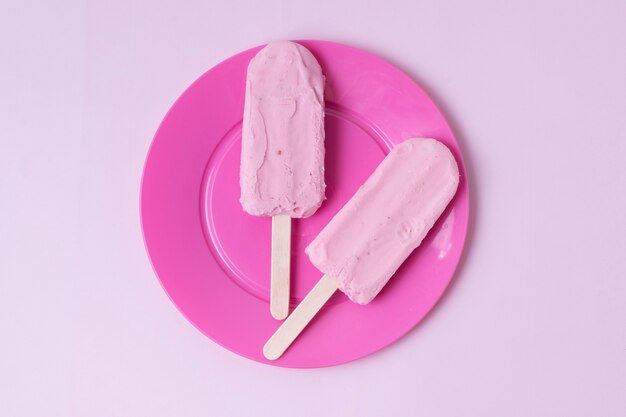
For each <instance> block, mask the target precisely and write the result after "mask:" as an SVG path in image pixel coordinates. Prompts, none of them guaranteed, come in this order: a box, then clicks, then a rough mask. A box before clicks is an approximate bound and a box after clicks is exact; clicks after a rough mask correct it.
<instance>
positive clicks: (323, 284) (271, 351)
mask: <svg viewBox="0 0 626 417" xmlns="http://www.w3.org/2000/svg"><path fill="white" fill-rule="evenodd" d="M336 290H337V284H335V281H333V280H332V279H330V278H329V277H327V276H326V275H324V276H323V277H322V278H321V279H320V280H319V281H318V283H317V284H315V287H313V289H312V290H311V292H309V293H308V294H307V296H306V297H304V300H302V302H301V303H300V304H299V305H298V307H296V309H295V310H294V311H293V313H291V315H290V316H289V317H288V318H287V320H285V321H284V322H283V324H281V326H280V327H279V328H278V330H276V332H275V333H274V334H273V335H272V337H270V339H269V340H268V341H267V343H265V346H263V355H264V356H265V357H266V358H267V359H269V360H272V361H273V360H275V359H278V358H280V357H281V355H282V354H283V353H284V352H285V350H287V348H288V347H289V346H290V345H291V343H293V341H294V340H295V339H296V337H298V335H299V334H300V333H301V332H302V330H303V329H304V328H305V327H306V325H307V324H309V322H310V321H311V319H312V318H313V317H315V315H316V314H317V312H318V311H319V310H320V309H321V308H322V307H323V306H324V304H326V301H328V299H329V298H330V297H331V295H333V294H334V293H335V291H336Z"/></svg>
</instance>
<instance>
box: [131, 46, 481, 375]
mask: <svg viewBox="0 0 626 417" xmlns="http://www.w3.org/2000/svg"><path fill="white" fill-rule="evenodd" d="M300 43H301V44H303V45H304V46H306V47H307V48H309V49H310V50H311V52H312V53H313V54H314V55H315V56H316V57H317V59H318V60H319V62H320V64H321V66H322V68H323V70H324V73H325V74H326V77H327V78H326V103H327V108H326V182H327V184H328V188H327V200H326V201H325V202H324V204H323V205H322V207H321V208H320V209H319V210H318V212H317V213H316V214H314V215H313V216H312V217H310V218H308V219H304V220H294V222H293V241H292V251H293V253H292V265H293V266H292V283H293V284H292V288H293V290H292V300H291V301H292V308H293V306H295V305H296V304H297V303H298V302H299V301H300V300H301V299H302V298H303V297H304V296H305V295H306V293H307V292H308V291H309V290H310V289H311V288H312V287H313V285H314V284H315V283H316V282H317V280H318V279H319V278H320V276H321V274H320V272H319V271H317V270H316V269H315V267H313V265H311V263H310V262H309V260H308V259H307V257H306V255H305V254H304V247H305V246H306V245H307V244H308V243H309V242H310V241H311V240H312V239H313V237H314V236H315V235H316V234H317V233H318V232H319V231H320V230H321V229H322V227H323V226H324V225H325V224H326V223H327V222H328V221H329V219H330V218H331V217H332V216H333V215H334V214H335V213H336V212H337V211H338V210H339V208H340V207H341V206H342V205H343V204H344V203H345V202H346V201H347V200H348V199H349V198H350V196H352V194H353V193H354V192H355V191H356V189H357V188H358V187H359V185H360V184H361V183H362V182H363V181H364V180H365V179H366V178H367V177H368V176H369V174H370V173H371V172H372V171H373V170H374V168H375V167H376V166H377V165H378V163H379V162H380V161H381V160H382V159H383V157H384V156H385V154H386V153H387V152H388V151H389V149H390V148H391V147H393V145H394V144H396V143H399V142H401V141H403V140H405V139H407V138H410V137H416V136H422V137H432V138H436V139H439V140H441V141H442V142H444V143H445V144H446V145H448V147H450V149H451V150H452V152H453V153H454V155H455V156H456V158H457V161H458V163H459V168H460V170H461V184H460V187H459V190H458V192H457V194H456V196H455V198H454V200H453V201H452V203H451V204H450V206H449V207H448V209H447V210H446V212H445V213H444V215H443V216H442V218H441V219H440V220H439V222H438V223H437V224H436V225H435V227H434V228H433V230H432V231H431V232H430V234H429V235H428V237H427V238H426V239H425V241H424V242H423V244H422V245H421V247H420V248H418V249H417V250H416V251H415V252H414V253H413V254H412V255H411V256H410V257H409V258H408V259H407V261H406V262H405V263H404V265H403V266H402V267H401V268H400V270H399V271H398V272H397V273H396V275H395V276H394V277H393V278H392V279H391V280H390V281H389V284H388V285H387V286H386V287H385V288H384V289H383V291H382V292H381V293H380V294H379V295H378V297H377V298H376V299H374V301H372V302H371V303H370V304H368V305H367V306H360V305H357V304H353V303H352V302H350V301H349V300H348V298H347V297H346V296H345V295H343V294H341V293H340V292H338V293H337V294H335V295H334V296H333V298H332V299H331V300H330V301H329V303H328V304H327V305H326V306H325V307H324V308H323V309H322V311H321V312H320V314H318V316H317V317H316V318H315V319H314V321H313V322H312V323H311V324H310V325H309V327H308V328H307V329H306V330H305V331H304V332H303V333H302V335H300V337H299V338H298V339H297V340H296V342H295V343H294V344H293V345H292V346H291V347H290V348H289V349H288V350H287V352H286V353H285V354H284V355H283V356H282V357H281V358H280V359H278V360H277V361H274V362H270V361H268V360H266V359H265V358H264V357H263V353H262V347H263V345H264V343H265V342H266V341H267V339H268V338H269V337H270V335H271V334H272V333H273V332H274V331H275V330H276V329H277V328H278V326H279V325H280V322H278V321H276V320H274V319H273V318H272V317H271V315H270V311H269V271H270V263H269V260H270V231H271V228H270V226H271V219H270V218H266V217H253V216H250V215H248V214H246V213H244V212H243V211H242V209H241V206H240V204H239V154H240V149H241V144H240V139H241V119H242V113H243V100H244V86H245V77H246V67H247V65H248V62H249V61H250V59H251V58H252V57H253V56H254V55H255V54H256V53H257V51H258V50H259V49H260V47H257V48H253V49H250V50H247V51H245V52H242V53H240V54H238V55H235V56H233V57H232V58H229V59H227V60H226V61H224V62H222V63H221V64H219V65H217V66H215V67H214V68H212V69H210V70H209V71H207V72H206V73H205V74H204V75H202V76H201V77H200V78H199V79H198V80H197V81H196V82H194V83H193V84H192V85H191V86H190V87H189V88H188V89H187V90H186V91H185V92H184V93H183V94H182V95H181V96H180V98H179V99H178V100H177V101H176V103H174V106H172V108H171V109H170V111H169V112H168V113H167V115H166V116H165V119H164V120H163V122H162V123H161V126H160V127H159V129H158V131H157V133H156V135H155V137H154V140H153V142H152V146H151V148H150V152H149V154H148V157H147V160H146V163H145V167H144V173H143V182H142V187H141V219H142V225H143V233H144V239H145V243H146V247H147V250H148V253H149V255H150V259H151V261H152V265H153V266H154V270H155V271H156V273H157V275H158V277H159V279H160V281H161V283H162V285H163V288H165V291H167V293H168V294H169V296H170V298H171V299H172V301H173V302H174V304H176V306H177V307H178V308H179V309H180V311H181V312H182V313H183V314H184V315H185V317H187V319H189V321H190V322H192V323H193V324H194V325H195V326H196V327H197V328H198V329H200V331H202V332H203V333H204V334H206V335H207V336H208V337H209V338H211V339H213V340H214V341H215V342H217V343H219V344H220V345H222V346H224V347H225V348H227V349H229V350H231V351H233V352H235V353H237V354H239V355H242V356H245V357H247V358H250V359H254V360H255V361H259V362H264V363H271V364H275V365H279V366H286V367H296V368H308V367H321V366H330V365H336V364H340V363H344V362H348V361H351V360H354V359H358V358H361V357H363V356H366V355H369V354H371V353H373V352H376V351H377V350H379V349H382V348H383V347H385V346H387V345H388V344H390V343H392V342H393V341H395V340H397V339H398V338H400V337H401V336H402V335H404V334H405V333H406V332H407V331H409V330H410V329H411V328H412V327H413V326H415V325H416V324H417V323H419V322H420V320H422V319H423V318H424V316H425V315H426V313H428V311H429V310H430V309H431V308H432V307H433V305H434V304H435V303H436V302H437V300H438V299H439V297H441V295H442V293H443V292H444V290H445V289H446V287H447V285H448V283H449V282H450V280H451V279H452V276H453V274H454V270H455V268H456V266H457V264H458V262H459V258H460V256H461V252H462V250H463V244H464V241H465V235H466V231H467V221H468V212H469V197H468V189H467V183H466V177H465V170H464V167H463V160H462V158H461V152H460V150H459V147H458V144H457V142H456V140H455V139H454V135H453V134H452V132H451V130H450V127H449V126H448V124H447V123H446V120H445V119H444V118H443V116H442V115H441V113H440V112H439V110H438V109H437V108H436V107H435V105H434V104H433V102H432V101H431V100H430V98H429V97H428V96H427V95H426V94H425V93H424V92H423V91H422V89H421V88H420V87H419V86H418V85H417V84H415V82H414V81H413V80H411V79H410V78H409V77H407V76H406V75H405V74H404V73H402V72H401V71H400V70H398V69H397V68H395V67H394V66H392V65H390V64H389V63H387V62H385V61H383V60H382V59H380V58H378V57H376V56H373V55H371V54H369V53H366V52H363V51H361V50H359V49H355V48H352V47H349V46H345V45H341V44H337V43H331V42H321V41H302V42H300Z"/></svg>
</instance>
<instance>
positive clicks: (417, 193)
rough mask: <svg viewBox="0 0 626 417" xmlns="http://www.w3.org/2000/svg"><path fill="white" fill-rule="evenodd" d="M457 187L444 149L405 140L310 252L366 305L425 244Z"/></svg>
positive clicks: (434, 143)
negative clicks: (413, 253) (415, 251)
mask: <svg viewBox="0 0 626 417" xmlns="http://www.w3.org/2000/svg"><path fill="white" fill-rule="evenodd" d="M458 184H459V169H458V167H457V164H456V161H455V160H454V157H453V156H452V154H451V153H450V151H449V150H448V148H446V146H445V145H443V144H442V143H441V142H437V141H436V140H434V139H409V140H407V141H404V142H402V143H401V144H400V145H398V146H396V147H395V148H394V149H393V150H392V151H391V152H390V153H389V155H388V156H387V157H386V158H385V160H384V161H383V162H382V163H381V164H380V165H379V166H378V168H376V170H375V171H374V173H373V174H372V175H371V176H370V178H369V179H368V180H367V181H366V182H365V183H364V184H363V185H362V186H361V188H359V190H358V191H357V192H356V194H355V195H354V196H353V197H352V198H351V199H350V201H348V203H346V205H345V206H344V207H343V208H342V209H341V210H340V211H339V212H338V213H337V214H336V215H335V217H334V218H333V219H332V220H331V221H330V222H329V223H328V225H326V227H325V228H324V229H323V230H322V231H321V232H320V234H319V235H318V236H317V237H316V238H315V240H313V241H312V242H311V244H310V245H309V246H308V247H307V248H306V249H305V252H306V254H307V255H308V256H309V259H310V260H311V262H312V263H313V265H315V266H316V267H317V268H318V269H319V270H320V271H322V272H323V273H324V274H326V275H327V276H328V277H330V278H332V279H333V280H334V281H335V283H336V284H337V287H338V288H339V289H340V290H341V291H343V292H344V293H345V294H346V295H347V296H348V297H349V298H350V299H351V300H352V301H354V302H356V303H359V304H367V303H369V302H370V301H372V299H373V298H374V297H375V296H376V294H378V292H379V291H380V290H381V289H382V288H383V286H384V285H385V284H386V283H387V281H389V278H391V276H392V275H393V274H394V272H396V270H397V269H398V268H399V267H400V265H401V264H402V263H403V262H404V260H405V259H406V258H407V257H408V256H409V255H410V254H411V252H413V250H414V249H415V248H417V247H418V246H419V245H420V243H421V242H422V240H423V239H424V237H425V236H426V234H427V233H428V231H429V230H430V228H431V227H432V226H433V224H434V223H435V221H436V220H437V219H438V218H439V216H440V215H441V213H442V212H443V210H444V209H445V208H446V206H447V205H448V203H449V202H450V200H451V199H452V197H453V196H454V193H455V192H456V189H457V186H458Z"/></svg>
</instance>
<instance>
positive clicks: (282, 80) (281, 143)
mask: <svg viewBox="0 0 626 417" xmlns="http://www.w3.org/2000/svg"><path fill="white" fill-rule="evenodd" d="M240 185H241V198H240V201H241V205H242V207H243V209H244V210H245V211H246V212H248V213H250V214H252V215H254V216H272V261H271V265H272V268H271V274H270V275H271V276H270V279H271V285H270V311H271V313H272V316H273V317H274V318H276V319H284V318H285V317H287V314H288V313H289V287H290V276H289V275H290V258H291V218H292V217H308V216H310V215H312V214H313V213H315V211H316V210H317V209H318V208H319V206H320V205H321V204H322V201H323V200H324V191H325V188H326V184H325V182H324V75H323V74H322V69H321V68H320V65H319V64H318V62H317V61H316V59H315V57H314V56H313V55H312V54H311V52H309V51H308V50H307V49H306V48H305V47H303V46H302V45H298V44H296V43H293V42H287V41H285V42H275V43H270V44H268V45H267V46H266V47H265V48H263V49H262V50H261V51H259V53H258V54H257V55H256V56H255V57H254V58H253V59H252V60H251V61H250V64H249V65H248V74H247V79H246V97H245V102H244V114H243V128H242V137H241V169H240Z"/></svg>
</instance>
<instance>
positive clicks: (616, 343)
mask: <svg viewBox="0 0 626 417" xmlns="http://www.w3.org/2000/svg"><path fill="white" fill-rule="evenodd" d="M183 3H185V4H183ZM508 3H509V2H497V1H493V2H487V1H472V2H462V1H457V2H439V1H429V2H418V1H406V2H404V3H397V4H396V5H391V4H388V3H386V2H385V3H384V2H379V3H374V2H363V1H356V0H350V1H345V2H338V1H309V2H306V3H304V2H290V1H264V2H251V3H250V4H244V3H241V2H234V1H228V2H227V1H224V2H215V1H194V2H174V1H172V2H164V1H129V2H128V1H124V2H122V1H114V2H104V1H102V2H96V1H90V2H78V1H76V2H69V1H66V2H44V1H40V2H31V1H25V2H17V1H3V2H2V3H1V4H0V128H1V130H0V415H1V416H17V417H21V416H47V417H54V416H63V417H68V416H71V417H73V416H90V417H99V416H102V417H105V416H106V417H110V416H144V415H146V416H147V415H149V416H152V417H160V416H191V415H210V416H252V415H254V416H283V415H284V416H288V415H289V416H292V415H298V416H321V415H324V416H335V415H337V416H359V417H361V416H383V415H399V416H405V415H406V416H408V415H423V416H482V417H486V416H503V415H506V416H571V417H578V416H581V417H582V416H620V417H621V416H624V415H626V395H625V392H626V76H625V74H626V54H625V53H624V45H626V30H625V29H624V16H626V6H625V5H624V3H623V2H618V1H603V2H602V1H601V2H594V4H593V6H592V5H591V2H587V3H588V4H587V5H583V4H582V2H569V1H552V2H543V1H542V2H538V1H537V2H524V5H523V6H522V5H520V6H512V5H510V4H508ZM520 4H521V2H520ZM289 38H290V39H306V38H316V39H328V40H334V41H338V42H343V43H347V44H352V45H354V46H357V47H360V48H363V49H365V50H368V51H370V52H372V53H375V54H378V55H380V56H381V57H383V58H386V59H388V60H389V61H390V62H392V63H394V64H396V65H397V66H399V67H400V68H402V69H403V70H405V71H406V72H407V73H409V74H410V75H412V76H413V77H414V78H415V79H416V80H417V81H418V82H419V83H420V84H421V85H422V86H423V87H424V88H425V89H426V90H427V92H428V93H430V94H431V96H432V97H433V98H434V99H435V101H436V103H437V104H438V105H439V107H440V108H441V109H442V110H443V111H444V113H445V115H446V117H447V118H448V120H449V121H450V123H451V124H452V128H453V129H454V131H455V133H456V135H457V138H458V140H459V142H460V143H461V146H462V147H463V151H464V156H465V158H466V159H465V162H466V165H467V169H468V175H469V176H470V182H471V184H472V193H473V194H472V199H473V201H472V205H473V209H474V212H473V214H472V219H471V220H472V226H471V228H470V237H469V241H468V250H467V252H466V254H465V257H464V260H463V262H462V264H461V267H460V270H459V273H458V274H457V277H456V279H455V281H454V282H453V284H452V286H451V288H450V290H449V291H448V292H447V293H446V295H445V296H444V298H443V300H442V302H441V303H440V304H439V305H438V306H437V307H436V308H435V310H434V311H433V313H432V314H431V315H430V316H429V317H428V318H427V319H426V320H425V321H424V322H423V323H422V324H420V325H419V326H418V327H417V328H416V329H415V330H414V331H412V332H411V333H409V335H408V336H406V337H404V338H403V339H402V340H400V341H399V342H398V343H396V344H394V345H392V346H391V347H389V348H387V349H385V350H383V351H381V352H379V353H377V354H375V355H373V356H370V357H368V358H366V359H363V360H359V361H357V362H354V363H350V364H347V365H342V366H339V367H334V368H328V369H318V370H293V369H280V368H274V367H270V366H266V365H262V364H259V363H255V362H252V361H250V360H247V359H244V358H242V357H239V356H236V355H234V354H232V353H230V352H228V351H226V350H224V349H222V348H221V347H219V346H217V345H216V344H214V343H212V342H211V341H209V340H208V339H207V338H206V337H205V336H203V335H202V334H200V333H199V332H198V331H197V330H196V329H195V328H194V327H193V326H192V325H190V324H189V323H188V322H187V321H186V320H185V319H184V318H183V317H182V316H181V315H180V314H179V313H178V311H177V310H176V309H175V308H174V306H173V305H172V304H171V303H170V301H169V299H168V298H167V296H166V295H165V293H164V292H163V290H162V289H161V287H160V285H159V283H158V281H157V280H156V278H155V276H154V274H153V272H152V269H151V267H150V264H149V261H148V258H147V256H146V254H145V251H144V246H143V242H142V238H141V232H140V225H139V209H138V193H139V181H140V174H141V169H142V164H143V160H144V157H145V154H146V152H147V149H148V146H149V143H150V140H151V138H152V135H153V134H154V132H155V130H156V128H157V126H158V123H159V121H160V120H161V119H162V117H163V116H164V114H165V112H166V110H167V109H168V108H169V107H170V105H171V104H172V102H173V101H174V100H175V98H176V97H177V96H178V95H179V94H180V93H181V91H182V90H183V89H184V88H186V87H187V86H188V85H189V84H190V83H191V82H192V81H193V80H194V79H195V78H197V77H198V76H199V75H200V74H201V73H202V72H204V71H205V70H206V69H208V68H210V67H211V66H213V65H214V64H216V63H217V62H219V61H221V60H223V59H225V58H227V57H228V56H230V55H233V54H234V53H236V52H239V51H241V50H243V49H246V48H249V47H251V46H254V45H257V44H260V43H263V42H267V41H271V40H277V39H289Z"/></svg>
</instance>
